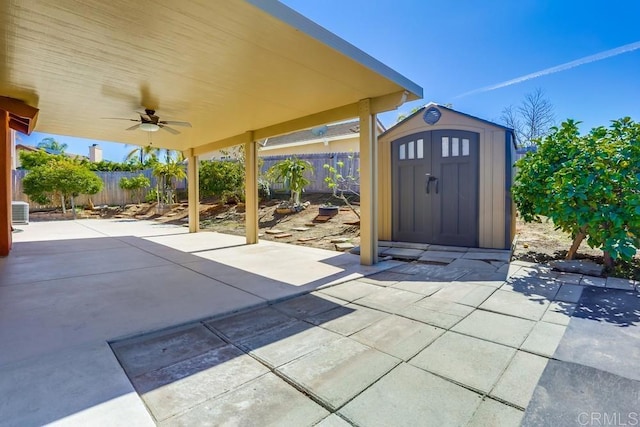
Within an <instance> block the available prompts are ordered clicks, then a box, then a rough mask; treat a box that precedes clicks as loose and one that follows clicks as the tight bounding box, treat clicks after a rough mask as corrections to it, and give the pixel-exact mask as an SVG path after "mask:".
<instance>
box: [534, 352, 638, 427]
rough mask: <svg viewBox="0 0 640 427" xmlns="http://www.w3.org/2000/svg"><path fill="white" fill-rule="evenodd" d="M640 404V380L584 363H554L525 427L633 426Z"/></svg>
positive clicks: (537, 392) (536, 394)
mask: <svg viewBox="0 0 640 427" xmlns="http://www.w3.org/2000/svg"><path fill="white" fill-rule="evenodd" d="M604 390H606V392H603V391H604ZM639 404H640V382H638V381H635V380H632V379H629V378H624V377H620V376H617V375H615V374H611V373H608V372H605V371H602V370H599V369H594V368H591V367H588V366H584V365H580V364H575V363H568V362H562V361H557V360H550V361H549V363H548V364H547V367H546V369H545V370H544V372H543V374H542V377H541V378H540V382H539V383H538V386H537V387H536V389H535V391H534V393H533V398H532V400H531V402H530V403H529V406H528V407H527V410H526V412H525V416H524V420H523V421H522V426H523V427H552V426H558V425H562V426H573V425H575V426H580V425H584V426H597V425H602V426H604V425H618V426H624V425H627V426H631V425H633V423H635V424H637V421H638V405H639Z"/></svg>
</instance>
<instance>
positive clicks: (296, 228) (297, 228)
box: [292, 227, 309, 231]
mask: <svg viewBox="0 0 640 427" xmlns="http://www.w3.org/2000/svg"><path fill="white" fill-rule="evenodd" d="M292 230H293V231H308V230H309V227H293V228H292Z"/></svg>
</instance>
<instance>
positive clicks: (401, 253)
mask: <svg viewBox="0 0 640 427" xmlns="http://www.w3.org/2000/svg"><path fill="white" fill-rule="evenodd" d="M423 253H424V251H423V250H420V249H406V248H395V247H394V248H390V249H387V250H385V251H384V252H382V253H381V255H384V256H392V257H394V258H398V259H408V260H416V259H418V258H420V256H422V254H423Z"/></svg>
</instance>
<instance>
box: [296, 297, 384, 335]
mask: <svg viewBox="0 0 640 427" xmlns="http://www.w3.org/2000/svg"><path fill="white" fill-rule="evenodd" d="M388 316H392V315H391V314H389V313H385V312H383V311H378V310H373V309H371V308H367V307H363V306H360V305H356V304H348V305H345V306H341V307H337V308H334V309H333V310H329V311H325V312H324V313H321V314H317V315H315V316H311V317H307V318H306V319H305V321H307V322H310V323H313V324H314V325H317V326H320V327H322V328H325V329H328V330H330V331H333V332H336V333H338V334H340V335H344V336H349V335H351V334H354V333H356V332H358V331H359V330H361V329H364V328H366V327H367V326H369V325H371V324H372V323H375V322H377V321H379V320H382V319H384V318H385V317H388Z"/></svg>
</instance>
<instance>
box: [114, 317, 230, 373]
mask: <svg viewBox="0 0 640 427" xmlns="http://www.w3.org/2000/svg"><path fill="white" fill-rule="evenodd" d="M223 345H225V342H224V341H223V340H221V339H220V338H219V337H217V336H216V335H214V334H213V333H212V332H211V331H209V330H208V329H207V328H205V327H204V326H203V325H200V324H198V325H190V326H188V327H182V328H177V329H176V330H174V331H173V332H169V333H167V332H166V331H163V332H161V333H159V334H158V333H156V334H152V335H145V336H144V337H142V338H140V337H136V338H132V339H128V340H124V341H120V342H117V343H114V344H112V345H111V348H113V349H114V351H115V352H116V355H117V356H118V359H119V360H120V364H122V367H123V368H124V370H125V371H126V372H127V375H129V376H130V377H136V376H138V375H141V374H144V373H145V372H149V371H153V370H155V369H160V368H164V367H165V366H169V365H172V364H174V363H177V362H181V361H183V360H186V359H189V358H191V357H194V356H198V355H200V354H202V353H205V352H207V351H209V350H212V349H214V348H216V347H222V346H223Z"/></svg>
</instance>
